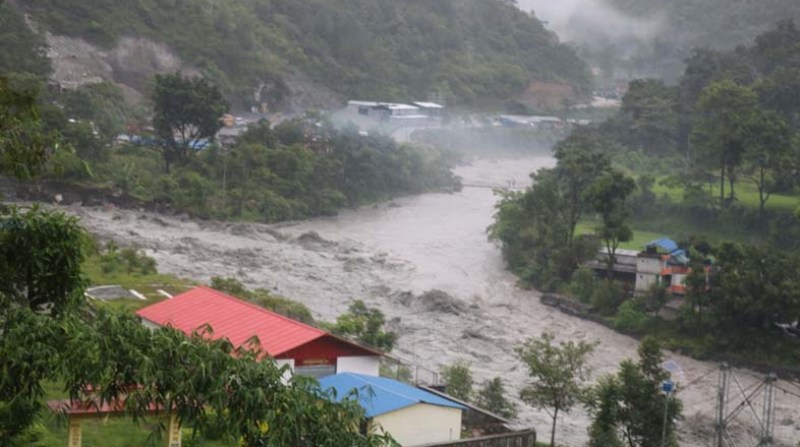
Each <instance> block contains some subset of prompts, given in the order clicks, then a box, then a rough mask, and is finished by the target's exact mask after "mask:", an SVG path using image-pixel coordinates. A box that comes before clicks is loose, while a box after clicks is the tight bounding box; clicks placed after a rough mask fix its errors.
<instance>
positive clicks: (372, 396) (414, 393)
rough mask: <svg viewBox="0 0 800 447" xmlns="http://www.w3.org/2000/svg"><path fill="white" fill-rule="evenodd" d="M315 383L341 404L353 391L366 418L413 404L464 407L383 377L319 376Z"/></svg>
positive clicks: (350, 374) (353, 375) (353, 374)
mask: <svg viewBox="0 0 800 447" xmlns="http://www.w3.org/2000/svg"><path fill="white" fill-rule="evenodd" d="M319 383H320V385H321V386H322V389H323V390H328V389H334V390H335V391H336V401H337V402H341V401H342V400H344V399H345V398H346V397H347V396H348V394H349V393H350V392H351V391H352V390H356V391H357V392H358V403H359V404H360V405H361V407H362V408H363V409H364V411H365V413H366V416H367V417H368V418H373V417H375V416H380V415H382V414H386V413H391V412H392V411H396V410H400V409H402V408H406V407H410V406H412V405H416V404H430V405H436V406H440V407H448V408H458V409H460V410H466V408H465V407H464V406H462V405H459V404H457V403H455V402H451V401H449V400H447V399H444V398H442V397H439V396H437V395H435V394H432V393H429V392H427V391H423V390H421V389H419V388H415V387H413V386H411V385H406V384H405V383H402V382H398V381H396V380H391V379H386V378H383V377H374V376H365V375H363V374H355V373H341V374H336V375H333V376H327V377H323V378H322V379H320V380H319Z"/></svg>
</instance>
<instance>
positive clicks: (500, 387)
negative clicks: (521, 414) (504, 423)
mask: <svg viewBox="0 0 800 447" xmlns="http://www.w3.org/2000/svg"><path fill="white" fill-rule="evenodd" d="M475 404H476V405H478V406H479V407H481V408H483V409H486V410H489V411H491V412H492V413H494V414H496V415H498V416H502V417H504V418H507V419H513V418H515V417H516V416H517V405H516V404H515V403H514V402H511V401H509V400H508V397H506V387H505V385H504V384H503V379H501V378H500V377H495V378H494V379H492V380H487V381H486V382H484V384H483V387H482V388H481V389H480V390H479V391H478V395H477V398H476V400H475Z"/></svg>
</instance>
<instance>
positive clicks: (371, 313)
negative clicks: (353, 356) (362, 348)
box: [329, 300, 397, 352]
mask: <svg viewBox="0 0 800 447" xmlns="http://www.w3.org/2000/svg"><path fill="white" fill-rule="evenodd" d="M385 323H386V319H385V318H384V316H383V312H381V311H380V309H377V308H375V307H367V305H366V304H364V302H363V301H361V300H355V301H353V302H352V303H350V306H349V307H348V312H347V313H345V314H342V315H339V316H338V317H337V318H336V323H334V324H332V325H329V330H330V331H331V332H332V333H333V334H335V335H341V336H342V337H346V338H350V339H352V340H354V341H356V342H358V343H361V344H364V345H366V346H371V347H373V348H376V349H380V350H382V351H384V352H391V350H392V348H393V347H394V343H395V341H396V340H397V334H395V333H394V332H391V331H385V330H384V328H383V325H384V324H385Z"/></svg>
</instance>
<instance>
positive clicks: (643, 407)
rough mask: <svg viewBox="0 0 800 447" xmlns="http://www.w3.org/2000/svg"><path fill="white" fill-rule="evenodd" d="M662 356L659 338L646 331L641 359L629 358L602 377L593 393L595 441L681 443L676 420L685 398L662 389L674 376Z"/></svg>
mask: <svg viewBox="0 0 800 447" xmlns="http://www.w3.org/2000/svg"><path fill="white" fill-rule="evenodd" d="M662 362H663V354H662V353H661V347H660V345H659V343H658V342H657V341H656V339H655V338H653V337H646V338H645V339H644V340H642V343H641V344H640V345H639V361H638V362H633V361H631V360H625V361H623V362H622V363H621V364H620V367H619V371H618V372H617V373H616V374H614V375H608V376H605V377H603V378H601V379H600V380H599V381H598V383H597V384H596V385H595V386H594V387H593V388H592V391H591V393H590V394H589V399H587V406H588V408H589V411H590V413H591V414H592V425H591V427H590V428H589V437H590V441H589V445H590V446H591V447H609V446H610V447H621V446H627V447H653V446H675V445H677V440H676V438H675V423H676V421H677V420H678V418H679V417H680V414H681V409H682V404H681V402H680V400H679V399H677V398H675V397H674V396H666V395H664V393H662V392H661V383H662V381H664V380H666V379H667V378H668V377H669V376H668V374H667V373H666V371H664V369H663V368H662V367H661V364H662ZM665 413H666V414H665ZM665 415H666V418H665ZM665 423H666V425H664V424H665ZM664 434H666V438H665V439H663V440H662V436H664Z"/></svg>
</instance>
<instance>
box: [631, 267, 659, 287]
mask: <svg viewBox="0 0 800 447" xmlns="http://www.w3.org/2000/svg"><path fill="white" fill-rule="evenodd" d="M657 282H658V275H654V274H652V273H641V272H639V273H637V274H636V287H635V289H636V291H637V292H647V291H648V290H650V288H651V287H653V285H654V284H656V283H657Z"/></svg>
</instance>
